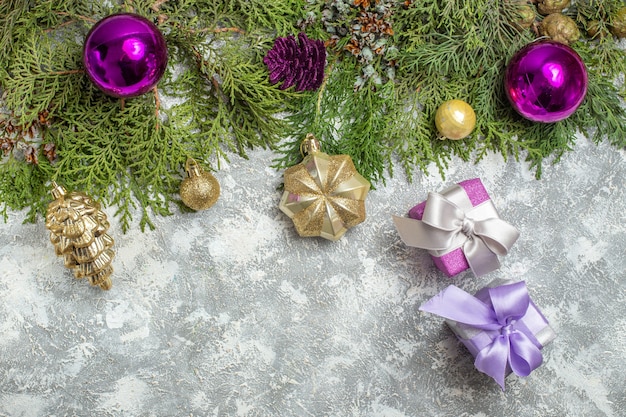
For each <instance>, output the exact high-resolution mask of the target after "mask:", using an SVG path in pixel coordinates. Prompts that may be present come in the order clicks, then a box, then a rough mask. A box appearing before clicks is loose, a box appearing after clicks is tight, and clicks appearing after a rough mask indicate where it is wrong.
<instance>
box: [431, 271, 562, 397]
mask: <svg viewBox="0 0 626 417" xmlns="http://www.w3.org/2000/svg"><path fill="white" fill-rule="evenodd" d="M420 310H421V311H426V312H429V313H434V314H437V315H439V316H441V317H444V318H445V319H446V323H447V324H448V325H449V327H450V328H451V329H452V331H453V332H454V334H455V335H456V336H457V338H458V339H459V340H460V341H461V342H462V343H463V344H464V345H465V346H466V347H467V349H468V350H469V351H470V352H471V353H472V355H473V356H474V358H475V361H474V366H476V369H478V370H479V371H481V372H484V373H486V374H487V375H489V376H491V377H492V378H493V379H495V380H496V382H497V383H498V384H499V385H500V387H501V388H502V390H503V391H504V378H505V377H506V376H507V375H509V374H510V373H511V372H513V373H515V374H516V375H518V376H528V375H530V373H531V372H532V371H533V370H535V369H536V368H537V367H539V365H541V363H542V362H543V355H542V354H541V349H542V348H543V347H544V346H546V345H547V344H548V343H550V342H551V341H552V340H554V338H555V337H556V334H555V333H554V330H552V328H551V327H550V325H549V324H548V320H546V318H545V317H544V316H543V314H541V311H539V309H538V308H537V306H536V305H535V303H533V301H532V300H531V299H530V296H529V294H528V290H527V288H526V283H525V282H524V281H519V282H512V281H506V280H495V281H493V282H492V283H491V284H489V285H488V286H486V287H485V288H483V289H481V290H480V291H478V292H477V293H476V295H474V296H472V295H470V294H468V293H466V292H465V291H463V290H461V289H459V288H457V287H455V286H454V285H450V286H449V287H447V288H446V289H444V290H443V291H441V292H440V293H439V294H437V295H436V296H434V297H433V298H431V299H430V300H429V301H427V302H426V303H424V304H422V306H421V307H420Z"/></svg>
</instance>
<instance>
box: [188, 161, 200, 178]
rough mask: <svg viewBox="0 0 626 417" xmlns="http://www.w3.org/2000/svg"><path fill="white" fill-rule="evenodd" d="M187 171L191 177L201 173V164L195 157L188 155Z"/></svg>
mask: <svg viewBox="0 0 626 417" xmlns="http://www.w3.org/2000/svg"><path fill="white" fill-rule="evenodd" d="M185 172H187V175H188V176H190V177H192V176H198V175H200V165H198V162H197V161H196V160H195V159H193V158H192V157H188V158H187V161H185Z"/></svg>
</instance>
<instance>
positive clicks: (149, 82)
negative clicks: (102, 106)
mask: <svg viewBox="0 0 626 417" xmlns="http://www.w3.org/2000/svg"><path fill="white" fill-rule="evenodd" d="M83 62H84V64H85V71H86V72H87V75H88V76H89V78H90V79H91V81H92V82H93V83H94V84H95V85H96V87H98V88H99V89H100V90H102V91H103V92H104V93H106V94H108V95H111V96H113V97H119V98H127V97H134V96H138V95H141V94H144V93H146V92H148V91H150V90H151V89H152V88H153V87H154V86H155V85H156V84H157V83H158V82H159V80H160V79H161V77H162V76H163V74H164V73H165V68H166V67H167V46H166V44H165V38H164V37H163V35H162V34H161V32H160V31H159V29H158V28H157V27H156V25H155V24H154V23H152V22H150V21H149V20H148V19H146V18H144V17H142V16H139V15H136V14H130V13H121V14H114V15H111V16H108V17H105V18H104V19H102V20H100V21H99V22H98V23H96V24H95V25H94V27H93V28H92V29H91V30H90V31H89V34H88V35H87V38H86V39H85V44H84V49H83Z"/></svg>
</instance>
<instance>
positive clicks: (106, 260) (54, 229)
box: [46, 182, 115, 290]
mask: <svg viewBox="0 0 626 417" xmlns="http://www.w3.org/2000/svg"><path fill="white" fill-rule="evenodd" d="M51 192H52V196H53V197H54V198H55V200H54V201H52V202H51V203H50V204H49V205H48V211H47V214H46V228H47V229H48V230H49V231H50V241H51V242H52V244H53V245H54V250H55V252H56V254H57V256H63V260H64V263H65V266H66V267H67V268H69V269H71V270H72V271H73V272H74V276H75V277H76V278H78V279H82V278H87V280H88V281H89V283H90V284H91V285H94V286H98V287H100V288H102V289H103V290H108V289H110V288H111V286H112V285H113V284H112V282H111V278H110V276H111V274H112V273H113V267H112V266H111V262H112V260H113V257H114V256H115V252H114V251H113V243H114V241H113V238H112V237H111V236H109V235H108V234H107V233H106V232H107V230H108V229H109V222H108V220H107V215H106V214H105V213H104V212H102V211H101V210H100V204H99V203H98V202H96V201H94V200H92V198H91V197H89V196H88V195H86V194H83V193H80V192H71V193H69V194H68V193H67V191H66V190H65V188H64V187H63V186H60V185H58V184H57V183H56V182H52V191H51Z"/></svg>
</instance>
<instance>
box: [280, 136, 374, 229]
mask: <svg viewBox="0 0 626 417" xmlns="http://www.w3.org/2000/svg"><path fill="white" fill-rule="evenodd" d="M302 149H303V153H304V154H305V155H306V156H305V157H304V159H303V161H302V162H301V163H299V164H298V165H295V166H292V167H291V168H289V169H287V170H286V171H285V192H284V193H283V195H282V198H281V199H280V204H279V206H278V207H279V208H280V209H281V210H282V211H283V212H284V213H285V214H286V215H287V216H289V217H290V218H291V219H292V220H293V223H294V225H295V227H296V231H297V232H298V234H299V235H300V236H302V237H311V236H321V237H323V238H325V239H328V240H332V241H336V240H338V239H340V238H341V237H342V236H343V235H344V234H345V233H346V231H347V230H348V229H349V228H351V227H353V226H356V225H357V224H359V223H362V222H363V221H364V220H365V197H366V196H367V193H368V192H369V189H370V183H369V182H368V181H367V180H366V179H365V178H364V177H363V176H362V175H361V174H359V173H358V172H357V171H356V168H355V167H354V163H353V162H352V159H351V158H350V156H348V155H328V154H326V153H323V152H320V150H319V149H320V148H319V142H318V141H317V139H315V137H313V135H308V136H307V138H306V139H305V140H304V142H303V143H302Z"/></svg>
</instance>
